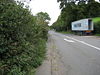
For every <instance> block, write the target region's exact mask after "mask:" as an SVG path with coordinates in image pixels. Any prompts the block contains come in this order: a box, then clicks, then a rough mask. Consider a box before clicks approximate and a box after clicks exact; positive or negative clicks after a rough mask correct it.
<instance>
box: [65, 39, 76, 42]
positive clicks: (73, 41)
mask: <svg viewBox="0 0 100 75" xmlns="http://www.w3.org/2000/svg"><path fill="white" fill-rule="evenodd" d="M64 40H65V41H67V42H74V41H72V40H68V39H64Z"/></svg>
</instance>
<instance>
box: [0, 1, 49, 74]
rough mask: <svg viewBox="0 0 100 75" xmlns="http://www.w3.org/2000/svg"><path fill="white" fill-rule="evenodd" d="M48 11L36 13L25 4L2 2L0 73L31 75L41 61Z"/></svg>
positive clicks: (0, 6)
mask: <svg viewBox="0 0 100 75" xmlns="http://www.w3.org/2000/svg"><path fill="white" fill-rule="evenodd" d="M42 14H44V13H42ZM45 14H46V16H45ZM45 14H44V15H43V16H42V17H41V18H40V17H39V16H33V15H32V14H31V12H30V11H29V10H28V9H27V8H23V4H22V3H17V4H16V3H15V2H14V3H13V2H7V1H0V74H2V75H30V74H31V71H32V70H33V72H34V71H35V69H34V68H36V67H38V66H39V65H40V64H41V62H42V60H43V59H44V56H45V52H46V50H45V48H46V40H47V33H48V26H47V25H48V22H47V21H46V20H50V18H49V16H48V14H47V13H45ZM44 17H45V19H44ZM32 75H33V74H32Z"/></svg>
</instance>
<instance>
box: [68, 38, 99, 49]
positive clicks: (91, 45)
mask: <svg viewBox="0 0 100 75" xmlns="http://www.w3.org/2000/svg"><path fill="white" fill-rule="evenodd" d="M66 37H67V38H70V39H73V40H75V41H77V42H80V43H83V44H85V45H87V46H90V47H92V48H95V49H97V50H99V51H100V48H99V47H96V46H93V45H91V44H88V43H86V42H84V41H80V40H77V39H74V38H71V37H68V36H66Z"/></svg>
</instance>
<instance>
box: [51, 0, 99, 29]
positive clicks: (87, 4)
mask: <svg viewBox="0 0 100 75" xmlns="http://www.w3.org/2000/svg"><path fill="white" fill-rule="evenodd" d="M76 1H77V0H68V1H67V0H58V2H60V8H61V14H60V16H59V17H58V19H57V21H56V22H55V23H54V24H53V26H52V27H53V28H55V29H56V30H58V31H70V30H71V22H73V21H76V20H79V19H84V18H93V17H99V16H100V12H99V11H100V3H99V2H95V1H94V0H88V1H87V0H79V1H78V3H77V4H76Z"/></svg>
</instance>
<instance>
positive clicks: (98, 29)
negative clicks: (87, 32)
mask: <svg viewBox="0 0 100 75" xmlns="http://www.w3.org/2000/svg"><path fill="white" fill-rule="evenodd" d="M94 27H95V31H94V32H95V33H96V34H100V21H99V22H95V23H94Z"/></svg>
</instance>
